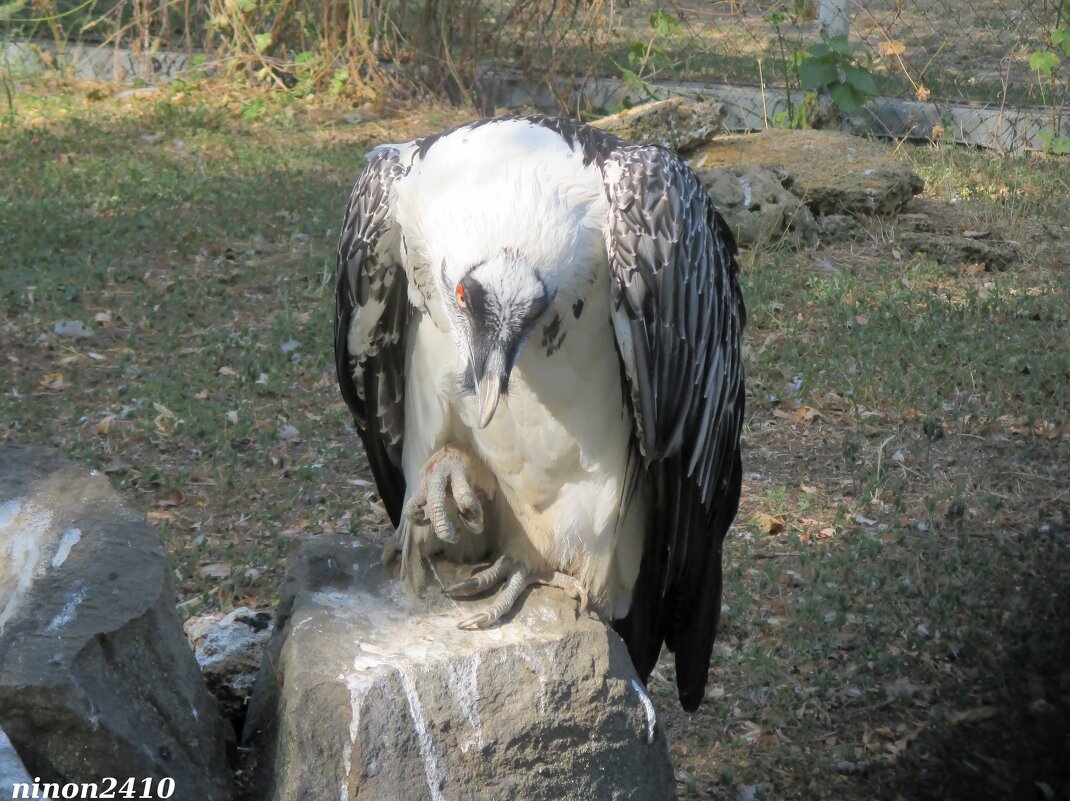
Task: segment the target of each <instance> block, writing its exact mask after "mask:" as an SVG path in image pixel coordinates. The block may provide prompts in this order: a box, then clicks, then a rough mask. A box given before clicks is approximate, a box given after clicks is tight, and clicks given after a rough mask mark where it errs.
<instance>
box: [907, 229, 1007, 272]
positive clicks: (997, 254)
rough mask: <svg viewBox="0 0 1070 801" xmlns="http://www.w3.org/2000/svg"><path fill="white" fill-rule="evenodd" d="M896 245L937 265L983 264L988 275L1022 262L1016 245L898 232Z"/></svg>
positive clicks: (923, 233)
mask: <svg viewBox="0 0 1070 801" xmlns="http://www.w3.org/2000/svg"><path fill="white" fill-rule="evenodd" d="M896 242H897V243H898V244H899V245H901V246H902V247H903V248H904V249H905V250H907V251H908V252H910V253H914V254H919V255H923V256H925V257H927V258H929V259H932V260H933V261H935V262H936V263H937V264H949V265H957V264H984V266H985V269H986V270H988V271H990V272H992V271H1002V270H1006V269H1007V268H1009V267H1013V266H1014V265H1015V264H1018V263H1020V262H1021V260H1022V252H1021V250H1020V249H1019V248H1018V246H1017V245H1015V244H1014V243H1012V242H1002V241H999V240H995V239H977V238H973V237H968V236H957V235H954V234H937V233H929V232H926V231H909V230H907V231H903V230H900V231H899V232H897V234H896Z"/></svg>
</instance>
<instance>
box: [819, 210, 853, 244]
mask: <svg viewBox="0 0 1070 801" xmlns="http://www.w3.org/2000/svg"><path fill="white" fill-rule="evenodd" d="M814 222H815V223H817V235H818V237H819V238H820V239H821V241H822V242H824V243H826V244H829V243H833V242H846V241H847V240H850V239H854V238H855V237H856V236H858V234H859V232H860V231H861V228H860V226H859V224H858V220H857V219H856V218H854V217H852V216H851V215H850V214H826V215H824V216H823V217H816V218H815V219H814Z"/></svg>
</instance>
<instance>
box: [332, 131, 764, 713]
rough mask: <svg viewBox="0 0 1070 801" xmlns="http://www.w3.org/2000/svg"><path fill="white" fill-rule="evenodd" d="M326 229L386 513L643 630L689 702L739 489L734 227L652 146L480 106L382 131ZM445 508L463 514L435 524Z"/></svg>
mask: <svg viewBox="0 0 1070 801" xmlns="http://www.w3.org/2000/svg"><path fill="white" fill-rule="evenodd" d="M368 160H369V164H368V166H367V168H366V169H365V170H364V171H363V173H362V174H361V175H360V177H359V178H358V180H357V183H356V186H355V187H354V189H353V193H352V196H351V197H350V200H349V204H348V207H347V208H346V213H345V219H344V222H343V226H342V234H341V238H340V241H339V246H338V268H337V275H336V279H337V296H336V299H337V305H336V318H335V359H336V365H337V369H338V379H339V384H340V386H341V390H342V394H343V396H344V397H345V400H346V402H347V403H348V405H349V407H350V408H351V410H352V412H353V416H354V420H355V423H356V427H357V429H358V431H359V432H360V435H361V438H362V440H363V442H364V445H365V449H366V451H367V455H368V460H369V462H370V464H371V468H372V472H373V474H374V476H375V481H376V484H377V487H378V490H379V494H380V496H381V497H382V499H383V502H384V504H385V506H386V509H387V511H388V512H389V514H390V518H391V520H392V521H393V523H394V525H395V527H396V533H395V535H394V539H393V543H394V548H396V549H399V550H400V551H401V556H402V558H401V571H402V575H403V577H404V578H405V579H406V580H407V581H408V582H409V583H410V585H412V586H414V587H418V586H419V585H420V583H421V582H422V581H423V571H424V567H423V559H424V558H425V557H426V556H427V555H428V554H429V553H431V552H432V551H435V550H445V551H446V552H447V555H449V556H451V557H453V558H457V559H461V560H466V561H474V560H478V559H480V558H483V557H484V556H486V555H487V554H488V553H489V554H493V555H494V556H496V557H497V560H496V561H495V562H494V563H493V564H492V566H491V567H490V568H489V569H487V570H484V571H482V572H480V573H477V574H475V575H474V576H473V577H472V578H471V579H469V580H467V581H463V582H461V583H460V584H458V585H455V586H454V587H450V588H448V589H447V592H450V593H459V594H472V593H476V592H481V591H484V590H487V589H490V588H491V587H493V586H496V585H497V584H498V583H504V587H503V588H502V590H501V591H500V592H499V593H498V595H497V597H496V598H495V600H494V601H493V602H492V603H491V604H490V605H489V606H488V607H487V608H486V609H485V611H483V612H480V613H479V614H477V615H475V616H474V617H471V618H469V619H467V620H465V621H462V622H461V626H462V627H469V626H480V627H482V626H488V625H491V624H493V623H494V622H496V621H497V620H498V619H499V618H500V617H501V616H502V615H503V614H505V613H506V612H508V611H509V609H511V608H512V606H513V605H514V604H515V603H516V601H517V599H518V597H519V596H520V594H521V592H522V591H523V589H524V588H525V587H526V586H528V585H529V584H531V583H532V582H543V583H551V584H556V585H558V586H562V587H564V588H566V589H568V590H569V591H570V592H572V593H573V594H574V595H575V596H576V597H577V598H579V599H580V601H581V607H584V606H586V604H587V602H588V599H589V602H590V605H591V606H592V607H594V609H595V610H596V611H597V612H598V613H600V614H601V615H602V616H604V617H605V618H608V619H611V620H612V621H614V626H615V628H616V629H617V631H618V632H619V633H620V635H621V636H622V637H623V638H624V640H625V641H626V642H627V644H628V647H629V650H630V653H631V655H632V660H633V662H634V663H635V666H636V669H637V671H638V672H639V673H640V675H641V676H642V677H643V679H644V681H645V680H646V679H647V677H648V676H649V674H650V672H651V670H652V669H653V667H654V665H655V663H656V661H657V659H658V655H659V653H660V651H661V646H662V643H663V642H664V643H665V644H667V646H668V647H669V648H670V649H671V650H673V651H674V652H675V654H676V665H677V684H678V688H679V692H680V700H681V703H682V705H683V706H684V708H685V709H688V710H693V709H695V708H696V707H697V706H698V705H699V703H700V702H701V700H702V698H703V695H704V689H705V685H706V680H707V675H708V672H709V663H710V654H711V651H712V648H713V641H714V637H715V636H716V632H717V622H718V618H719V614H720V607H721V600H720V598H721V545H722V541H723V539H724V536H725V533H726V532H727V530H728V527H729V525H730V524H731V522H732V519H733V518H734V517H735V514H736V508H737V505H738V502H739V494H740V481H741V465H740V447H739V439H740V429H741V426H742V421H743V408H744V389H743V366H742V352H741V343H740V337H741V333H742V329H743V325H744V321H745V316H746V312H745V309H744V305H743V300H742V297H741V295H740V290H739V284H738V267H737V264H736V260H735V243H734V242H733V239H732V236H731V233H730V232H729V230H728V228H727V227H726V225H725V224H724V221H723V220H722V219H721V217H720V216H719V214H718V213H717V211H716V209H715V207H714V205H713V203H712V202H711V200H710V198H709V197H708V195H707V194H706V192H705V191H704V190H703V188H702V186H701V185H700V184H699V181H698V180H697V178H696V177H695V175H694V173H693V172H692V171H691V170H690V168H688V167H687V166H686V165H685V164H683V163H682V162H681V161H680V160H679V159H678V158H677V157H676V155H674V154H673V153H672V152H671V151H669V150H666V149H664V148H661V147H656V146H640V145H632V144H627V143H625V142H623V141H621V140H620V139H618V138H616V137H615V136H612V135H610V134H608V133H606V132H604V131H601V130H598V129H597V128H593V127H590V126H586V125H581V124H579V123H575V122H572V121H570V120H566V119H557V118H551V117H542V116H528V117H500V118H495V119H489V120H483V121H480V122H475V123H472V124H469V125H463V126H461V127H459V128H456V129H454V130H452V131H449V132H446V133H443V134H439V135H436V136H429V137H426V138H423V139H417V140H415V141H413V142H409V143H406V144H400V145H384V146H381V147H378V148H376V149H375V150H373V151H372V152H371V153H370V154H369V156H368ZM451 518H459V521H460V523H462V524H463V525H461V526H455V525H454V522H453V520H452V519H451Z"/></svg>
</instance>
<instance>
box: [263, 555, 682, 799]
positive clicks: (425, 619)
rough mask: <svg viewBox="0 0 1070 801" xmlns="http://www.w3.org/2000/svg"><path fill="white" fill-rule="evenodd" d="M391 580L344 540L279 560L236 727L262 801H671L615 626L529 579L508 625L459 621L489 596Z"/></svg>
mask: <svg viewBox="0 0 1070 801" xmlns="http://www.w3.org/2000/svg"><path fill="white" fill-rule="evenodd" d="M395 574H396V570H395V569H394V568H393V567H386V566H384V565H383V564H382V563H381V562H380V560H379V558H378V549H377V548H373V547H371V546H368V545H362V544H360V543H358V542H357V541H355V540H353V539H351V538H345V537H332V538H321V539H317V540H313V541H311V542H309V543H307V544H305V546H304V547H303V549H302V550H301V551H300V553H298V554H296V555H295V556H294V557H292V558H291V567H290V572H289V574H288V576H287V579H286V584H285V587H284V589H283V596H282V601H281V603H280V606H279V618H278V621H279V622H278V626H277V628H276V633H275V635H274V637H273V639H272V643H271V645H270V646H269V649H268V653H267V658H266V659H265V660H264V665H263V667H262V670H261V674H260V676H259V677H258V680H257V686H256V689H255V690H254V693H253V699H252V702H251V705H250V711H249V719H248V722H247V724H246V738H247V739H248V740H251V741H252V742H253V743H255V744H256V745H258V746H259V747H260V749H261V750H262V753H261V755H260V776H261V779H262V782H263V784H262V786H261V787H260V788H259V792H258V793H257V794H258V796H259V797H263V798H267V799H272V801H291V800H294V801H295V800H296V799H326V798H330V799H338V798H341V799H343V801H347V800H348V801H372V800H373V799H374V801H423V800H424V799H430V801H444V800H448V801H477V800H484V799H485V800H486V801H498V799H504V798H521V799H524V800H525V801H543V800H545V801H550V800H551V799H552V800H553V801H571V800H574V801H581V800H582V801H600V800H602V799H605V800H606V801H610V800H614V801H622V800H623V799H635V800H636V801H639V800H640V799H643V800H645V799H672V798H675V782H674V777H673V771H672V766H671V763H670V761H669V757H668V750H667V746H666V741H665V735H664V733H663V731H662V727H661V725H660V723H659V722H658V720H657V715H656V712H655V709H654V706H653V704H652V703H651V701H650V698H649V697H648V696H647V694H646V692H645V690H644V689H643V687H642V685H641V684H640V682H639V681H638V679H637V677H636V674H635V671H634V669H633V668H632V665H631V662H630V660H629V658H628V653H627V649H626V648H625V646H624V644H623V642H622V641H621V640H620V639H619V638H618V637H617V636H616V634H615V633H613V632H612V630H610V629H609V628H608V627H607V626H605V625H604V624H602V623H601V622H599V621H597V620H595V619H593V618H590V617H586V616H585V617H582V618H579V619H577V615H576V604H575V602H574V601H573V600H572V599H571V598H568V596H566V595H565V594H564V593H562V592H560V591H559V590H552V589H548V588H541V587H540V588H537V589H535V590H533V591H531V593H530V594H529V595H527V596H526V597H525V598H524V599H523V604H522V607H521V608H520V609H519V610H518V611H516V612H515V613H514V614H513V615H512V616H511V617H510V618H507V619H506V621H505V622H504V623H503V624H500V625H498V626H497V627H494V628H491V629H488V630H486V631H474V632H473V631H460V630H458V629H457V628H456V623H457V621H458V620H460V619H462V618H463V617H465V616H467V615H468V614H471V610H472V608H473V607H474V606H476V605H478V604H481V603H485V602H486V601H485V599H484V600H480V601H470V602H455V601H452V600H449V599H447V598H445V597H444V596H442V594H441V592H439V591H437V590H436V591H428V592H427V593H426V595H427V597H426V598H424V599H423V600H417V599H411V598H409V597H408V596H407V595H406V594H405V592H404V590H403V589H402V586H401V583H400V581H398V579H397V578H396V575H395ZM434 575H435V576H437V577H438V578H440V579H441V581H443V582H447V581H452V580H453V579H454V578H455V577H457V576H458V575H459V574H458V569H457V568H456V567H454V566H451V565H448V564H445V563H438V564H436V566H435V571H434Z"/></svg>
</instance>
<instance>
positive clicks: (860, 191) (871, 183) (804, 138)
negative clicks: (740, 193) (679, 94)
mask: <svg viewBox="0 0 1070 801" xmlns="http://www.w3.org/2000/svg"><path fill="white" fill-rule="evenodd" d="M689 160H690V163H691V166H692V167H694V168H695V169H698V170H703V169H710V168H713V167H724V166H732V165H739V164H747V165H753V166H759V165H761V166H769V165H777V166H779V167H780V168H782V169H784V170H786V171H787V172H788V173H789V174H790V175H791V176H792V177H793V178H794V183H793V184H792V186H791V191H792V192H794V193H795V194H796V195H798V196H799V197H801V198H802V199H803V200H804V201H805V202H806V204H807V205H808V206H809V207H810V210H811V211H813V213H814V214H817V215H823V214H853V215H860V214H878V215H888V214H895V213H896V212H897V211H899V210H900V209H901V208H902V207H903V205H904V204H906V203H907V202H908V201H909V200H910V199H911V198H912V197H914V195H916V194H917V193H918V192H920V191H921V190H922V189H923V188H924V186H925V183H924V181H922V180H921V178H919V177H918V176H917V175H916V174H915V173H914V171H913V170H911V169H910V168H909V167H908V166H907V165H905V164H903V163H902V162H900V161H897V160H896V159H895V158H893V156H892V151H891V149H890V148H889V147H888V146H887V145H882V144H879V143H877V142H872V141H870V140H868V139H863V138H861V137H857V136H850V135H848V134H841V133H836V132H835V131H812V130H806V131H785V130H776V129H771V130H768V131H763V132H761V133H756V134H742V135H732V136H721V137H717V138H716V139H713V140H711V141H710V142H709V143H708V144H706V145H703V146H702V147H701V148H699V149H698V150H697V151H696V152H695V153H694V154H693V155H692V156H691V157H690V159H689Z"/></svg>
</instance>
